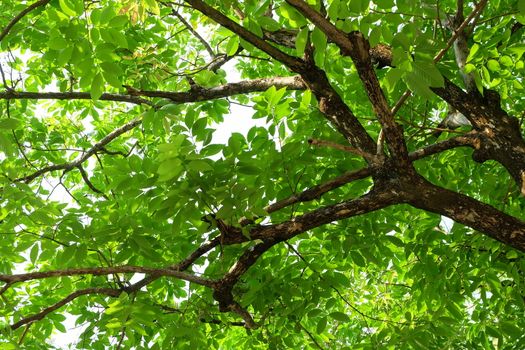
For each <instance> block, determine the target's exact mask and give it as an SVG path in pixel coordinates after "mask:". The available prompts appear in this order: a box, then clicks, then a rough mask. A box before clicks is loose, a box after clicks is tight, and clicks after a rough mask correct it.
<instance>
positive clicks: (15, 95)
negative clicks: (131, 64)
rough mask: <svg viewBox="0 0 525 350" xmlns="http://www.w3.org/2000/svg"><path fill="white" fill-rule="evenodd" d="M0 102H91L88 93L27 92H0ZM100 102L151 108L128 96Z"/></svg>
mask: <svg viewBox="0 0 525 350" xmlns="http://www.w3.org/2000/svg"><path fill="white" fill-rule="evenodd" d="M0 99H1V100H91V99H92V98H91V95H90V93H89V92H28V91H15V90H9V91H5V92H0ZM99 100H102V101H115V102H126V103H133V104H137V105H141V104H145V105H149V106H153V103H152V102H151V101H149V100H146V99H143V98H139V97H136V96H130V95H119V94H107V93H104V94H102V96H100V98H99Z"/></svg>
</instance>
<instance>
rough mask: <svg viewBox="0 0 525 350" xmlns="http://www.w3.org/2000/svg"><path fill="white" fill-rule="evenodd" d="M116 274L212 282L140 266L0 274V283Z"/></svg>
mask: <svg viewBox="0 0 525 350" xmlns="http://www.w3.org/2000/svg"><path fill="white" fill-rule="evenodd" d="M116 273H145V274H149V275H155V276H167V277H175V278H179V279H181V280H184V281H188V282H192V283H196V284H200V285H202V286H207V287H211V286H212V284H213V283H212V281H210V280H208V279H205V278H201V277H197V276H194V275H192V274H189V273H186V272H182V271H177V270H174V269H170V268H158V269H156V268H152V267H142V266H131V265H124V266H111V267H85V268H78V269H65V270H52V271H39V272H29V273H21V274H16V275H5V274H0V281H2V282H5V283H8V284H13V283H17V282H27V281H32V280H38V279H45V278H51V277H64V276H78V275H92V276H104V275H112V274H116Z"/></svg>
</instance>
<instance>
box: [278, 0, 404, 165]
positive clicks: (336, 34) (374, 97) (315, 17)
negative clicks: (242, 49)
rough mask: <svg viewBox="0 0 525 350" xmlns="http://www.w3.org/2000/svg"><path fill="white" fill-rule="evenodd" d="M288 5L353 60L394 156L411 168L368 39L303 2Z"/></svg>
mask: <svg viewBox="0 0 525 350" xmlns="http://www.w3.org/2000/svg"><path fill="white" fill-rule="evenodd" d="M286 2H288V3H289V4H290V5H292V6H294V7H295V8H296V9H298V10H299V11H300V12H301V13H302V14H303V15H304V16H305V17H306V18H308V19H309V20H310V21H312V23H314V24H315V25H316V26H317V27H318V28H320V29H321V30H322V31H323V32H324V33H325V34H326V36H327V37H328V38H329V39H330V40H331V41H333V42H334V43H335V44H336V45H337V46H339V48H340V49H341V53H342V54H343V55H348V56H350V58H352V61H353V62H354V64H355V66H356V69H357V72H358V74H359V77H360V78H361V81H362V82H363V84H364V86H365V89H366V91H367V96H368V98H369V99H370V102H371V103H372V107H373V109H374V112H375V113H376V115H377V117H378V119H379V122H380V123H381V126H382V127H383V131H384V135H385V138H386V140H387V142H388V145H389V148H390V149H391V151H392V152H391V153H392V156H393V157H394V158H395V159H396V160H397V162H398V163H399V164H400V165H401V166H405V167H406V166H408V165H409V162H408V156H407V150H406V145H405V141H404V137H403V130H402V129H401V127H400V126H399V125H397V123H396V122H395V121H394V118H393V115H392V113H391V111H390V107H389V105H388V102H387V100H386V97H385V95H384V93H383V90H382V89H381V87H380V85H379V80H378V79H377V76H376V74H375V71H374V67H373V66H372V62H371V58H370V53H369V50H370V45H369V43H368V40H366V39H365V38H364V37H363V35H362V34H361V33H359V32H352V33H350V34H348V35H347V34H346V33H344V32H343V31H341V30H339V29H337V28H336V27H335V26H334V25H333V24H332V23H330V21H328V20H327V19H326V18H325V17H324V16H323V15H321V14H320V13H318V12H317V11H315V10H314V9H313V8H312V7H310V5H308V4H307V3H306V2H304V1H303V0H286Z"/></svg>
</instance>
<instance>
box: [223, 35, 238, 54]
mask: <svg viewBox="0 0 525 350" xmlns="http://www.w3.org/2000/svg"><path fill="white" fill-rule="evenodd" d="M238 49H239V37H238V36H237V35H234V36H232V37H230V39H229V40H228V44H226V55H228V56H233V55H234V54H235V53H236V52H237V50H238Z"/></svg>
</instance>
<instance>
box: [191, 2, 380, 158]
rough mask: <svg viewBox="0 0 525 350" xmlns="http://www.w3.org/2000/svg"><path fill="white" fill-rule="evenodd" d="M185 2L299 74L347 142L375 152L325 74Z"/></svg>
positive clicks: (216, 14)
mask: <svg viewBox="0 0 525 350" xmlns="http://www.w3.org/2000/svg"><path fill="white" fill-rule="evenodd" d="M186 2H187V3H188V4H190V5H191V6H192V7H193V8H195V9H196V10H198V11H200V12H201V13H203V14H204V15H206V16H208V17H209V18H211V19H213V20H214V21H215V22H217V23H219V24H221V25H222V26H224V27H226V28H228V29H229V30H231V31H232V32H234V33H236V34H237V35H239V36H240V37H241V38H243V39H244V40H246V41H248V42H249V43H250V44H252V45H254V46H255V47H257V48H259V49H261V50H262V51H264V52H266V53H267V54H268V55H270V56H271V57H272V58H274V59H276V60H277V61H279V62H281V63H283V64H284V65H286V66H287V67H288V68H289V69H291V70H292V71H294V72H296V73H299V74H300V75H301V77H302V78H303V80H304V82H305V83H306V85H307V86H308V88H309V89H310V90H312V92H313V93H314V95H315V96H316V98H317V100H318V101H319V109H320V111H321V112H322V113H323V114H324V115H325V116H326V117H327V119H328V120H329V121H330V122H331V123H333V124H334V125H335V127H336V128H337V130H338V131H339V132H340V133H341V134H343V135H344V136H345V137H346V138H347V139H348V141H349V142H350V144H352V145H353V146H356V147H358V148H360V149H362V150H364V151H366V152H369V153H373V152H374V150H375V142H374V141H373V140H372V138H371V137H370V135H368V134H367V132H366V130H365V129H364V128H363V126H362V125H361V124H360V123H359V121H358V120H357V118H356V117H355V116H354V114H353V113H352V111H351V110H350V108H348V106H347V105H346V104H345V103H344V101H343V99H342V98H341V97H340V96H339V95H338V94H337V92H336V91H335V89H334V88H333V87H332V86H331V84H330V82H329V80H328V77H327V76H326V74H325V72H323V71H322V70H320V69H319V68H317V67H315V66H313V65H312V64H310V63H307V62H305V61H303V60H301V59H299V58H297V57H293V56H290V55H288V54H286V53H284V52H282V51H280V50H279V49H277V48H276V47H274V46H272V45H270V44H269V43H267V42H266V41H265V40H264V39H262V38H259V37H258V36H256V35H255V34H253V33H252V32H250V31H249V30H247V29H245V28H243V27H242V26H240V25H239V24H237V23H236V22H234V21H233V20H231V19H229V18H228V17H226V16H225V15H223V14H222V13H220V12H219V11H217V10H215V9H214V8H212V7H211V6H209V5H207V4H205V3H204V2H202V1H201V0H186Z"/></svg>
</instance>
